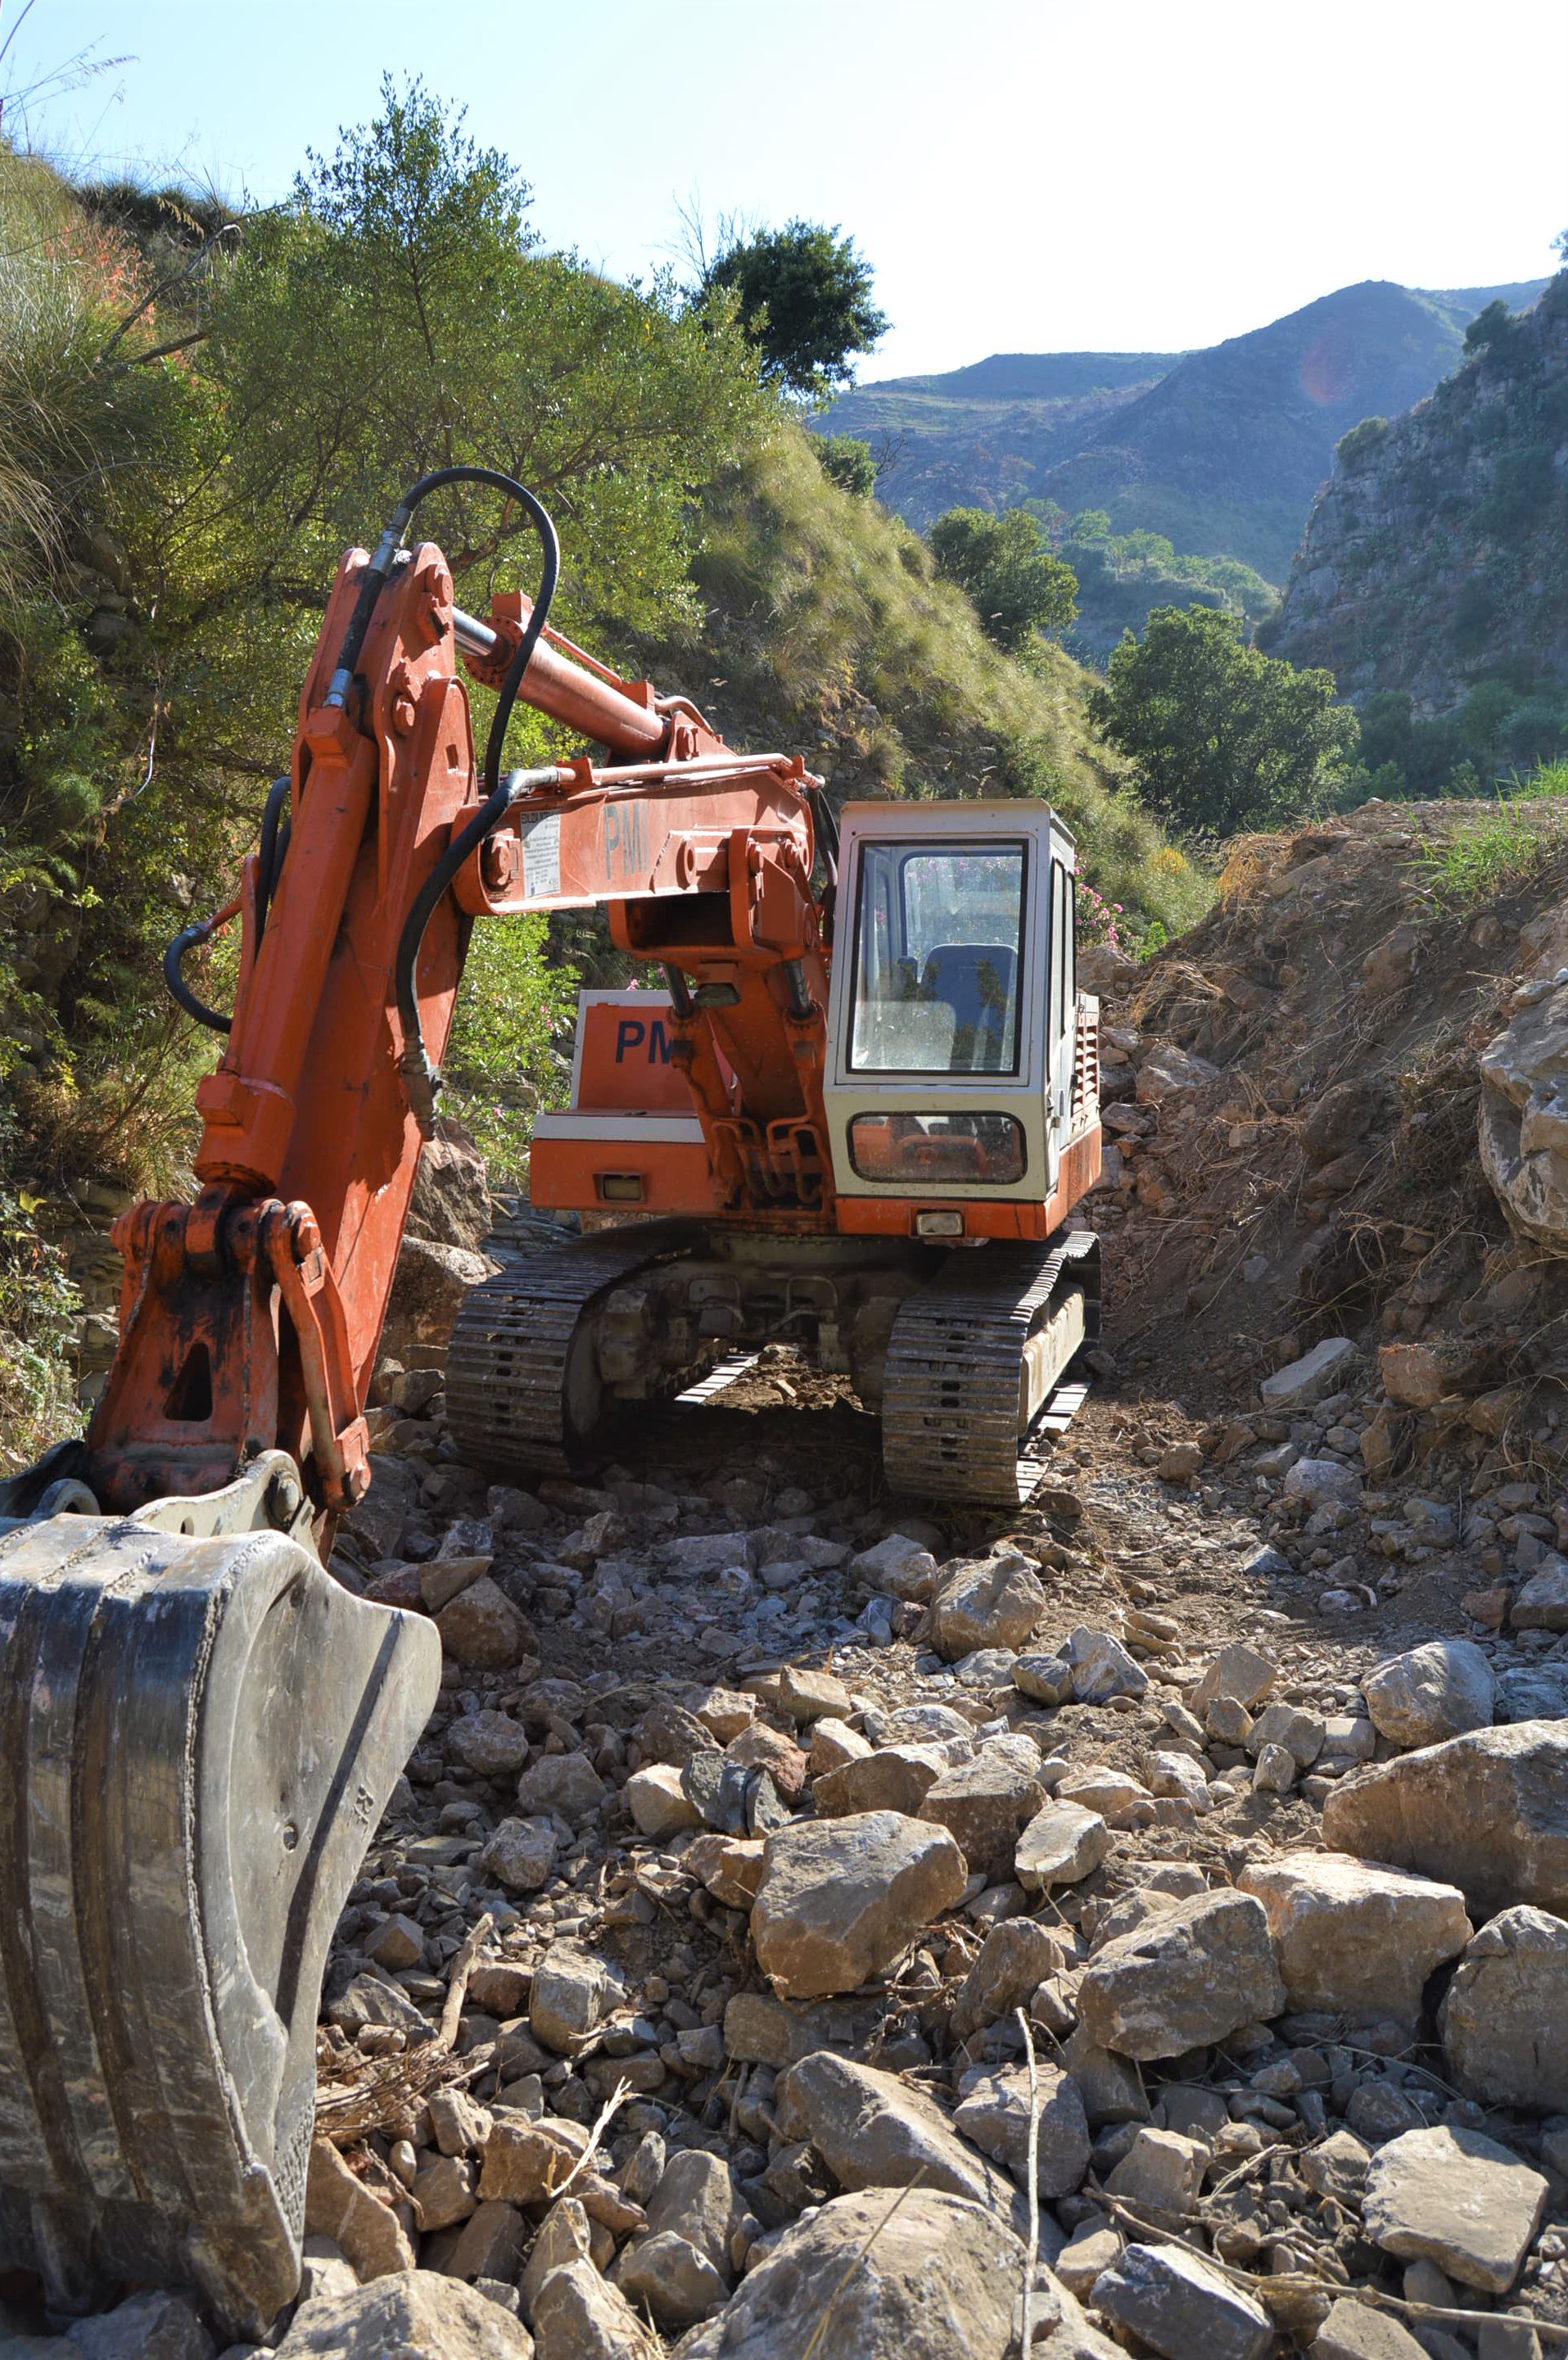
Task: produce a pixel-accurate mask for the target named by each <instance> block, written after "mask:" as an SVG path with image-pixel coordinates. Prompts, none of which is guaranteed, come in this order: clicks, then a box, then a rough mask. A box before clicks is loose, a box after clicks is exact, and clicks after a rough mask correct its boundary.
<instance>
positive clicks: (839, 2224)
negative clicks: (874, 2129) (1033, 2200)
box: [681, 2188, 1119, 2360]
mask: <svg viewBox="0 0 1568 2360" xmlns="http://www.w3.org/2000/svg"><path fill="white" fill-rule="evenodd" d="M1023 2273H1024V2248H1023V2245H1022V2244H1021V2243H1020V2241H1019V2240H1018V2237H1016V2236H1015V2235H1014V2234H1013V2233H1012V2231H1011V2230H1010V2229H1009V2228H1008V2227H1007V2223H1006V2222H1005V2220H1003V2219H1002V2218H1001V2217H1000V2216H999V2215H997V2214H996V2213H994V2212H985V2211H984V2210H983V2209H982V2208H981V2207H980V2206H979V2205H977V2204H969V2203H965V2202H964V2200H963V2199H962V2198H961V2197H955V2196H944V2195H942V2194H939V2193H937V2192H936V2191H932V2190H931V2189H927V2188H920V2189H917V2190H916V2191H914V2192H913V2193H912V2194H911V2195H908V2196H905V2197H903V2198H902V2199H901V2200H898V2201H897V2208H896V2209H894V2201H893V2200H890V2199H889V2198H888V2197H887V2195H886V2194H884V2193H883V2192H882V2191H879V2190H877V2191H867V2192H866V2194H864V2195H855V2196H838V2197H835V2198H834V2199H833V2202H832V2203H830V2204H823V2205H822V2206H820V2207H819V2208H818V2210H816V2211H815V2212H811V2213H810V2214H809V2215H808V2216H807V2217H806V2219H804V2220H803V2221H800V2222H799V2223H797V2224H796V2226H795V2227H794V2228H792V2229H790V2230H789V2231H787V2232H786V2234H784V2235H783V2236H782V2237H781V2238H780V2239H779V2244H778V2245H776V2246H775V2247H774V2249H773V2251H772V2252H771V2253H770V2254H769V2255H768V2258H767V2260H766V2261H764V2262H762V2263H760V2264H759V2265H758V2266H757V2268H756V2269H755V2270H753V2271H751V2272H750V2273H749V2275H748V2276H747V2277H746V2278H745V2279H743V2281H742V2283H741V2286H740V2289H739V2290H738V2292H737V2293H735V2295H733V2296H732V2297H731V2299H730V2300H729V2302H728V2304H727V2305H726V2307H725V2308H724V2311H722V2312H721V2314H720V2316H719V2317H718V2318H717V2319H714V2320H711V2321H710V2322H709V2323H708V2325H707V2326H706V2327H703V2328H700V2329H699V2330H698V2331H697V2333H695V2335H693V2336H689V2337H688V2338H687V2340H686V2341H685V2342H684V2343H683V2344H681V2360H800V2354H801V2353H802V2352H803V2351H804V2349H805V2347H806V2344H807V2343H808V2342H809V2341H810V2339H811V2335H812V2333H814V2331H815V2329H816V2328H817V2326H818V2325H819V2323H820V2322H822V2319H823V2317H824V2316H825V2315H826V2313H827V2312H828V2311H829V2309H830V2307H831V2310H832V2319H831V2322H830V2323H829V2326H828V2329H827V2333H826V2336H825V2338H824V2339H823V2344H822V2349H823V2350H824V2351H825V2352H827V2353H829V2354H832V2355H844V2360H848V2355H854V2360H1007V2355H1009V2354H1010V2353H1014V2352H1016V2351H1017V2349H1018V2339H1017V2335H1016V2333H1015V2320H1016V2313H1017V2309H1018V2298H1019V2290H1020V2289H1021V2287H1022V2284H1023ZM1039 2285H1040V2291H1039V2293H1038V2294H1037V2295H1036V2298H1035V2320H1036V2326H1037V2333H1036V2335H1035V2339H1034V2344H1033V2350H1032V2353H1031V2360H1119V2355H1118V2354H1117V2351H1116V2345H1115V2344H1111V2343H1110V2342H1109V2341H1108V2340H1107V2339H1106V2338H1105V2336H1103V2335H1101V2334H1099V2333H1097V2332H1096V2331H1095V2330H1094V2328H1092V2327H1091V2326H1090V2325H1089V2323H1088V2322H1087V2321H1086V2320H1085V2318H1084V2317H1083V2312H1082V2311H1081V2310H1080V2309H1079V2307H1078V2305H1077V2303H1076V2302H1075V2301H1074V2300H1073V2297H1072V2296H1071V2295H1070V2294H1069V2293H1068V2292H1067V2289H1066V2288H1065V2287H1063V2286H1061V2285H1059V2284H1058V2282H1057V2281H1056V2279H1054V2278H1051V2275H1050V2273H1049V2271H1046V2270H1043V2269H1042V2270H1041V2271H1040V2274H1039ZM1042 2330H1043V2332H1040V2331H1042Z"/></svg>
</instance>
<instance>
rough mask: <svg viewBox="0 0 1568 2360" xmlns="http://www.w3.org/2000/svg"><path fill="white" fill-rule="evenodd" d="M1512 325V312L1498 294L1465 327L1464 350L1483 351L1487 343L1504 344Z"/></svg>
mask: <svg viewBox="0 0 1568 2360" xmlns="http://www.w3.org/2000/svg"><path fill="white" fill-rule="evenodd" d="M1512 326H1513V314H1512V312H1511V311H1509V310H1508V305H1507V304H1506V303H1505V302H1504V300H1503V299H1502V297H1501V296H1500V295H1498V296H1497V297H1495V298H1494V300H1492V301H1491V302H1490V303H1488V304H1487V306H1486V310H1485V311H1482V312H1479V313H1478V314H1477V315H1476V317H1475V319H1474V320H1472V321H1471V322H1470V325H1469V326H1468V327H1467V328H1466V329H1465V351H1466V352H1467V353H1481V352H1485V351H1486V348H1487V347H1488V345H1491V344H1506V343H1507V342H1508V333H1509V330H1510V329H1511V328H1512Z"/></svg>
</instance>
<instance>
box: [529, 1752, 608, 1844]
mask: <svg viewBox="0 0 1568 2360" xmlns="http://www.w3.org/2000/svg"><path fill="white" fill-rule="evenodd" d="M608 1792H609V1789H608V1788H607V1787H606V1786H605V1785H604V1780H603V1779H602V1778H601V1777H600V1776H599V1775H598V1773H597V1771H596V1770H595V1769H594V1767H593V1764H592V1763H591V1762H590V1761H589V1759H588V1756H587V1755H586V1754H541V1755H540V1756H539V1760H538V1761H537V1762H536V1763H535V1764H534V1765H533V1767H532V1769H530V1770H525V1771H524V1773H523V1775H522V1776H521V1777H520V1778H519V1779H518V1781H517V1800H518V1802H519V1803H520V1804H521V1806H522V1808H523V1809H524V1811H525V1812H528V1813H533V1812H539V1811H557V1812H559V1813H560V1815H561V1818H562V1819H565V1820H566V1821H567V1823H568V1825H569V1826H572V1827H580V1826H581V1825H582V1823H583V1820H584V1819H586V1818H587V1817H588V1815H589V1813H590V1812H591V1811H596V1810H597V1809H598V1808H599V1807H600V1805H601V1804H602V1803H603V1802H604V1800H605V1798H606V1797H607V1795H608Z"/></svg>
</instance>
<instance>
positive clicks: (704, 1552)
mask: <svg viewBox="0 0 1568 2360" xmlns="http://www.w3.org/2000/svg"><path fill="white" fill-rule="evenodd" d="M666 1555H667V1559H668V1563H669V1568H670V1574H671V1575H672V1576H673V1578H674V1579H676V1580H677V1581H684V1580H690V1579H694V1578H695V1577H696V1576H698V1575H702V1574H712V1573H725V1572H727V1571H728V1570H729V1568H730V1567H731V1566H742V1567H744V1568H746V1570H747V1571H749V1570H750V1569H751V1568H753V1567H754V1566H755V1565H756V1563H757V1542H756V1537H755V1535H753V1534H750V1533H685V1534H682V1535H681V1537H680V1539H678V1540H673V1541H671V1542H670V1545H669V1548H668V1550H667V1552H666Z"/></svg>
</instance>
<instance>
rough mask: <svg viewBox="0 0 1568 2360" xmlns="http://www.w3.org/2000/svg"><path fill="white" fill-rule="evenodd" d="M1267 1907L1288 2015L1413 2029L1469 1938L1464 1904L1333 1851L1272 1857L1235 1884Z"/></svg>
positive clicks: (1453, 1894) (1455, 1895)
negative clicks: (1426, 1991) (1444, 1969)
mask: <svg viewBox="0 0 1568 2360" xmlns="http://www.w3.org/2000/svg"><path fill="white" fill-rule="evenodd" d="M1237 1883H1238V1884H1239V1885H1240V1887H1241V1890H1242V1891H1243V1892H1244V1893H1250V1894H1252V1895H1254V1896H1256V1898H1257V1899H1258V1900H1259V1901H1261V1903H1262V1904H1263V1907H1264V1908H1265V1910H1266V1911H1267V1912H1268V1917H1269V1933H1270V1934H1271V1935H1272V1936H1273V1938H1274V1951H1275V1956H1276V1958H1277V1959H1278V1961H1279V1973H1280V1976H1281V1978H1282V1980H1283V1982H1284V1985H1285V1997H1286V2000H1287V2002H1288V2004H1289V2005H1290V2006H1291V2007H1292V2008H1297V2009H1301V2010H1303V2011H1305V2010H1313V2009H1322V2010H1325V2011H1326V2012H1327V2013H1329V2014H1330V2015H1344V2016H1348V2017H1350V2018H1351V2020H1352V2021H1353V2022H1354V2021H1355V2020H1356V2019H1357V2018H1360V2019H1362V2020H1367V2019H1368V2018H1371V2017H1391V2018H1393V2019H1394V2020H1395V2021H1396V2022H1398V2023H1399V2024H1407V2025H1413V2024H1414V2022H1415V2020H1416V2018H1417V2016H1419V2015H1420V2013H1421V1987H1422V1985H1423V1984H1424V1983H1425V1982H1426V1979H1427V1977H1428V1976H1429V1975H1430V1974H1431V1973H1432V1970H1433V1968H1434V1967H1438V1966H1441V1965H1442V1964H1443V1961H1444V1960H1445V1959H1454V1958H1457V1957H1458V1955H1459V1953H1460V1951H1461V1950H1463V1949H1464V1948H1465V1943H1466V1942H1467V1941H1468V1940H1469V1939H1470V1932H1471V1928H1470V1920H1469V1918H1468V1917H1466V1916H1465V1896H1464V1895H1463V1894H1462V1893H1461V1892H1460V1891H1459V1889H1458V1887H1457V1886H1456V1885H1438V1884H1435V1883H1434V1882H1433V1881H1432V1879H1431V1878H1429V1877H1425V1876H1412V1875H1411V1874H1410V1873H1409V1871H1408V1870H1405V1869H1398V1868H1384V1867H1382V1866H1380V1865H1379V1864H1378V1863H1376V1862H1373V1861H1365V1860H1347V1859H1345V1857H1344V1856H1343V1855H1342V1854H1339V1853H1336V1852H1276V1853H1274V1854H1273V1855H1272V1857H1270V1858H1267V1859H1263V1860H1258V1861H1254V1862H1253V1863H1251V1864H1250V1865H1249V1866H1248V1867H1247V1868H1246V1869H1244V1870H1243V1871H1242V1874H1241V1875H1240V1877H1239V1878H1238V1879H1237Z"/></svg>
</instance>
